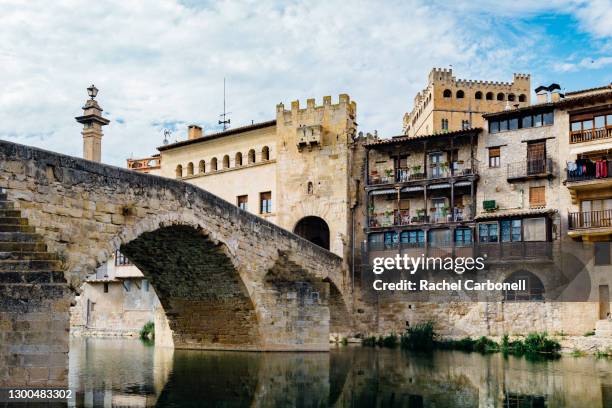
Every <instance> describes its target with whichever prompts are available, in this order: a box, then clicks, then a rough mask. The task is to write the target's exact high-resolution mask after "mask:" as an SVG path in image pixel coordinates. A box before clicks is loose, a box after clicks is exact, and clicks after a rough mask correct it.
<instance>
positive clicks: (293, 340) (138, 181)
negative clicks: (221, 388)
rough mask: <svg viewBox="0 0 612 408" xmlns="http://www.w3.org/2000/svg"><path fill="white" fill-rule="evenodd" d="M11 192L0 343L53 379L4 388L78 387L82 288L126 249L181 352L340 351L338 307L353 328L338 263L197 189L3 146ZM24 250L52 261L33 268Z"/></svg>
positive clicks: (1, 173) (10, 357)
mask: <svg viewBox="0 0 612 408" xmlns="http://www.w3.org/2000/svg"><path fill="white" fill-rule="evenodd" d="M0 187H2V188H3V189H4V191H5V193H4V194H3V196H2V197H0V202H2V210H3V215H4V217H5V218H6V219H8V218H10V219H11V222H13V220H14V221H15V225H14V226H13V227H11V229H10V232H9V231H2V233H0V235H1V236H2V237H0V240H4V241H5V243H0V244H1V245H4V252H6V253H7V254H8V256H9V257H11V259H14V261H11V262H9V263H10V265H9V263H6V262H5V264H4V266H0V268H2V267H4V268H7V267H8V268H10V269H11V271H12V272H14V273H11V275H10V277H11V280H7V279H8V277H9V274H4V273H3V272H0V276H2V277H3V278H5V279H4V280H3V281H2V282H1V283H2V285H1V286H2V295H3V296H2V298H3V301H2V302H0V317H1V318H2V321H1V322H0V323H1V324H0V335H2V334H3V333H11V339H12V346H14V347H11V348H2V347H0V359H2V360H3V361H13V362H14V367H15V368H17V367H21V366H22V361H24V359H28V360H29V361H30V360H32V359H34V360H36V361H38V362H39V363H40V365H41V366H45V365H46V366H47V368H48V369H46V370H38V371H36V375H38V376H39V377H40V376H43V377H44V376H45V375H46V376H47V377H46V378H35V379H33V378H34V377H33V375H34V374H33V373H34V372H33V373H29V372H28V371H27V369H26V370H24V371H23V376H22V377H19V376H17V377H16V376H11V377H10V380H9V377H6V376H5V377H0V384H7V383H8V382H9V381H12V382H13V383H16V384H22V385H23V384H28V383H30V382H36V383H37V384H62V383H63V382H65V379H66V378H65V374H66V372H65V371H66V370H65V369H66V367H67V355H66V353H67V351H68V350H67V347H68V346H67V345H68V341H67V340H68V324H69V307H70V304H71V302H72V301H73V300H74V294H75V290H76V289H75V288H79V287H80V286H81V283H82V282H83V281H84V279H85V277H86V276H87V275H88V274H90V273H93V272H94V271H95V268H96V267H97V266H98V265H100V264H102V263H104V262H106V261H107V260H108V259H109V257H110V254H113V253H114V251H115V250H118V249H120V250H121V252H123V253H124V254H125V255H126V256H128V257H129V259H130V260H131V261H132V262H133V263H134V264H135V265H136V266H137V267H138V268H139V269H140V270H141V271H142V272H143V274H144V275H145V277H146V278H147V279H148V280H150V281H151V283H152V285H153V286H154V288H155V290H156V292H157V294H158V295H159V298H160V301H161V303H162V305H163V307H164V309H165V311H166V314H167V317H168V322H169V325H170V328H171V329H172V331H173V340H174V345H175V347H178V348H206V349H240V350H328V349H329V343H328V342H329V332H330V308H338V307H341V308H343V309H345V310H343V311H336V310H332V311H331V314H334V315H340V314H342V315H345V316H347V315H348V314H347V313H346V302H345V300H346V298H345V293H346V285H345V282H343V273H342V260H341V259H340V258H339V257H337V256H336V255H334V254H332V253H330V252H329V251H326V250H324V249H322V248H320V247H319V246H316V245H313V244H311V243H309V242H306V241H305V240H303V239H300V238H298V237H296V236H295V235H293V234H292V233H290V232H288V231H286V230H283V229H282V228H280V227H277V226H275V225H273V224H271V223H269V222H266V221H265V220H263V219H261V218H259V217H256V216H254V215H252V214H249V213H247V212H244V211H241V210H239V209H238V208H237V207H235V206H233V205H231V204H229V203H227V202H226V201H223V200H222V199H220V198H218V197H216V196H214V195H212V194H210V193H208V192H206V191H204V190H201V189H199V188H197V187H195V186H193V185H190V184H187V183H184V182H181V181H177V180H171V179H165V178H161V177H156V176H151V175H147V174H141V173H136V172H133V171H129V170H124V169H120V168H116V167H112V166H106V165H101V164H98V163H94V162H90V161H86V160H82V159H78V158H74V157H69V156H63V155H59V154H56V153H51V152H47V151H43V150H39V149H35V148H31V147H27V146H22V145H17V144H13V143H9V142H4V141H0ZM11 211H12V212H11ZM6 219H5V221H7V220H6ZM7 222H8V221H7ZM0 224H6V223H2V222H0ZM7 239H8V240H11V241H15V242H7V241H6V240H7ZM24 245H25V246H28V248H29V246H31V247H32V248H31V249H30V251H31V253H32V254H34V252H36V253H39V254H49V255H48V256H49V257H50V258H52V259H46V258H45V260H44V261H33V260H32V259H29V258H24V254H25V252H23V249H24V248H25V246H24ZM22 247H23V248H22ZM32 256H34V255H32ZM44 256H47V255H44ZM33 268H36V271H37V273H38V274H37V275H36V276H37V278H36V279H33V278H34V276H35V275H34V274H33V272H34V271H33V270H32V269H33ZM24 322H28V324H25V323H24ZM41 322H52V323H53V324H50V323H44V324H43V323H41ZM342 323H343V324H346V322H342ZM43 326H44V330H43V331H44V333H39V331H40V330H39V329H36V330H35V329H34V328H40V327H43ZM332 330H334V329H333V328H332ZM14 333H17V335H15V334H14ZM20 342H21V343H22V345H23V346H24V347H19V345H20V344H21V343H20ZM17 343H20V344H17ZM32 361H33V360H32ZM39 368H40V367H39ZM8 369H9V370H10V367H8ZM43 374H44V375H43Z"/></svg>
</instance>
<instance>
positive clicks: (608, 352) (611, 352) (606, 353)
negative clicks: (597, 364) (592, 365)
mask: <svg viewBox="0 0 612 408" xmlns="http://www.w3.org/2000/svg"><path fill="white" fill-rule="evenodd" d="M595 357H597V358H612V348H611V347H607V348H606V349H605V350H596V351H595Z"/></svg>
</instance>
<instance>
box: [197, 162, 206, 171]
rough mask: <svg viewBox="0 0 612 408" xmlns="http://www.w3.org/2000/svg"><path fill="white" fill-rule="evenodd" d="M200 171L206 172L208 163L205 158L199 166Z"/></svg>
mask: <svg viewBox="0 0 612 408" xmlns="http://www.w3.org/2000/svg"><path fill="white" fill-rule="evenodd" d="M198 171H199V172H200V173H204V172H205V171H206V163H205V162H204V160H200V165H199V166H198Z"/></svg>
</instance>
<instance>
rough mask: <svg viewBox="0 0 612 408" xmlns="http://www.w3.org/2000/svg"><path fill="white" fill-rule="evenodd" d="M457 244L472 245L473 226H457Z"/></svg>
mask: <svg viewBox="0 0 612 408" xmlns="http://www.w3.org/2000/svg"><path fill="white" fill-rule="evenodd" d="M455 245H456V246H470V245H472V229H471V228H457V229H456V230H455Z"/></svg>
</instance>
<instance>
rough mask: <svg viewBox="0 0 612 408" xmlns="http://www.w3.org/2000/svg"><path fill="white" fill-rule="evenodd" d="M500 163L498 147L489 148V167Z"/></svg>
mask: <svg viewBox="0 0 612 408" xmlns="http://www.w3.org/2000/svg"><path fill="white" fill-rule="evenodd" d="M500 165H501V158H500V148H499V147H491V148H489V167H499V166H500Z"/></svg>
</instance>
